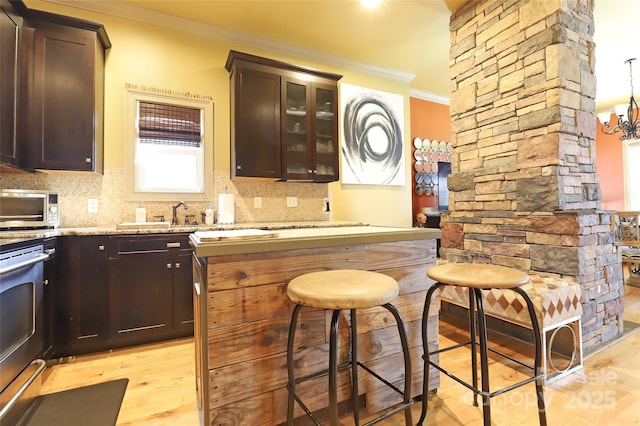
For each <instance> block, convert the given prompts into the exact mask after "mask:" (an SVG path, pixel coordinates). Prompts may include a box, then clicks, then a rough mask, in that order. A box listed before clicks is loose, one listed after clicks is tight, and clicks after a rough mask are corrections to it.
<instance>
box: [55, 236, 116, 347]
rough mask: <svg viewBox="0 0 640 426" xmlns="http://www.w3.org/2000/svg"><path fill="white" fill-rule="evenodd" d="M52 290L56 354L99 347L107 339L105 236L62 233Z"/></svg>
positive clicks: (104, 343) (103, 344) (102, 345)
mask: <svg viewBox="0 0 640 426" xmlns="http://www.w3.org/2000/svg"><path fill="white" fill-rule="evenodd" d="M57 245H58V247H57V248H58V250H57V255H56V256H57V264H58V274H57V280H56V282H55V288H54V289H53V293H54V295H55V301H54V318H55V324H56V326H55V339H54V340H55V342H56V347H57V349H56V355H58V356H62V355H70V354H75V353H83V352H90V351H92V350H100V349H103V348H104V346H105V345H106V341H107V252H106V250H105V247H106V245H107V238H106V237H103V236H100V237H86V236H84V237H63V238H60V239H59V241H58V242H57Z"/></svg>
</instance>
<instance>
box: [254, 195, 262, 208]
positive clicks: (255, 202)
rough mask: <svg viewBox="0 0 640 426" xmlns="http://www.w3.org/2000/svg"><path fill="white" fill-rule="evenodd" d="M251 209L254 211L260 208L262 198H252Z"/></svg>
mask: <svg viewBox="0 0 640 426" xmlns="http://www.w3.org/2000/svg"><path fill="white" fill-rule="evenodd" d="M253 207H254V208H256V209H261V208H262V197H253Z"/></svg>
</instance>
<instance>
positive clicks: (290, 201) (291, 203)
mask: <svg viewBox="0 0 640 426" xmlns="http://www.w3.org/2000/svg"><path fill="white" fill-rule="evenodd" d="M287 207H298V197H287Z"/></svg>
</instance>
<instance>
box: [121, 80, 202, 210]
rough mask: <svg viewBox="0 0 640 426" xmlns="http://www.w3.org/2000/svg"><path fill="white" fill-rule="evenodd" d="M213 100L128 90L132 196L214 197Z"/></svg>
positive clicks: (160, 198)
mask: <svg viewBox="0 0 640 426" xmlns="http://www.w3.org/2000/svg"><path fill="white" fill-rule="evenodd" d="M212 109H213V107H212V103H211V101H203V100H200V99H191V98H186V97H179V96H167V95H159V94H156V93H141V92H137V91H132V90H129V91H128V92H127V120H126V121H127V123H126V128H127V138H126V144H127V147H126V148H127V149H126V150H125V152H126V165H127V167H126V169H127V177H126V185H127V199H129V200H149V201H175V200H176V199H178V198H179V199H181V200H203V199H209V198H211V197H210V196H208V195H210V194H211V187H212V172H213V163H212V159H211V152H212V151H213V149H212V148H213V145H212V143H213V142H212V141H213V136H212V133H213V129H212V122H213V114H212Z"/></svg>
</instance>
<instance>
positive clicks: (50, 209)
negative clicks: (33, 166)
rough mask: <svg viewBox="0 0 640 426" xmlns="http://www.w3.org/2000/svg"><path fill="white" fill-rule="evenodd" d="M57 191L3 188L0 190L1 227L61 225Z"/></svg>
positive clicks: (53, 226) (51, 226)
mask: <svg viewBox="0 0 640 426" xmlns="http://www.w3.org/2000/svg"><path fill="white" fill-rule="evenodd" d="M59 198H60V197H59V195H58V193H57V192H46V191H36V190H30V189H3V190H1V192H0V229H38V228H55V227H57V226H58V225H60V205H59Z"/></svg>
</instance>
